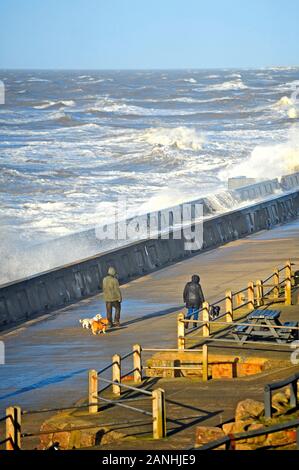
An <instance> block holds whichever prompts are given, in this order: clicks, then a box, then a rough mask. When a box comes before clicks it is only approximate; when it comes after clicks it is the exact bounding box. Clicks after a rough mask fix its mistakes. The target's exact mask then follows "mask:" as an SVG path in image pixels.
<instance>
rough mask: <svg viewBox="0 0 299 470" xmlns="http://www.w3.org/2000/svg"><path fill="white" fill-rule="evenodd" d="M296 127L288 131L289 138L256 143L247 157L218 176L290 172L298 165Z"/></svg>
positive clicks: (276, 174)
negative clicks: (274, 142)
mask: <svg viewBox="0 0 299 470" xmlns="http://www.w3.org/2000/svg"><path fill="white" fill-rule="evenodd" d="M298 135H299V133H298V128H297V127H296V128H293V129H292V130H291V131H290V134H289V139H288V140H287V141H285V142H283V143H279V144H274V145H258V146H256V147H255V148H254V150H253V151H252V153H251V155H250V156H249V158H247V159H246V160H244V161H242V162H240V163H238V164H236V165H232V166H229V167H228V168H226V169H225V170H224V171H222V172H220V177H221V178H222V179H223V178H224V179H227V178H228V177H232V176H239V175H246V176H248V177H251V178H261V179H265V178H267V179H269V178H277V177H280V176H282V175H285V174H288V173H291V172H292V171H293V170H294V168H296V167H298V165H299V137H298Z"/></svg>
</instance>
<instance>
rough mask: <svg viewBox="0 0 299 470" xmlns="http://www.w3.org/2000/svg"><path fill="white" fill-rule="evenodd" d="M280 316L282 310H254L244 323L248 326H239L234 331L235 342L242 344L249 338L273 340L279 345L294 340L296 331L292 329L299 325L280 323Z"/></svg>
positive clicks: (295, 323)
mask: <svg viewBox="0 0 299 470" xmlns="http://www.w3.org/2000/svg"><path fill="white" fill-rule="evenodd" d="M280 314H281V311H280V310H254V311H253V312H251V313H250V314H249V315H248V317H247V318H246V320H245V321H244V323H246V325H237V326H236V327H235V328H234V329H233V331H232V335H233V337H234V339H235V340H237V341H239V342H240V343H242V344H244V343H245V342H246V341H247V340H248V339H249V338H250V339H252V338H253V339H256V338H262V339H269V338H272V339H274V340H275V341H276V342H277V343H284V342H287V341H288V340H291V339H294V332H296V330H292V328H294V327H297V325H298V323H297V322H285V323H281V322H280V321H279V317H280ZM277 327H284V328H277Z"/></svg>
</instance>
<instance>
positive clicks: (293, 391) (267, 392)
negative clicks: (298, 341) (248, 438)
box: [264, 372, 299, 437]
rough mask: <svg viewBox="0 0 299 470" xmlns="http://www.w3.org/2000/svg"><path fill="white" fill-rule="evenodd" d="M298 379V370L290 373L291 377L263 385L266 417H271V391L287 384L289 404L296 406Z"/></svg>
mask: <svg viewBox="0 0 299 470" xmlns="http://www.w3.org/2000/svg"><path fill="white" fill-rule="evenodd" d="M298 380H299V372H298V373H297V374H293V375H291V377H287V378H286V379H283V380H278V381H276V382H273V383H270V384H267V385H265V388H264V404H265V416H266V418H271V417H272V391H273V390H278V389H279V388H283V387H286V386H287V385H289V386H290V406H292V407H294V408H297V406H298V398H297V391H298V386H297V382H298ZM298 437H299V436H298Z"/></svg>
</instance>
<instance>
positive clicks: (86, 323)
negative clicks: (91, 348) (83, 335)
mask: <svg viewBox="0 0 299 470" xmlns="http://www.w3.org/2000/svg"><path fill="white" fill-rule="evenodd" d="M101 319H102V315H101V314H100V313H98V314H97V315H95V316H94V317H93V318H83V319H80V320H79V323H81V325H82V328H85V329H87V330H89V329H90V328H91V325H92V322H94V321H99V320H101Z"/></svg>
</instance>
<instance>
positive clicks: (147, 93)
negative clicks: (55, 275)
mask: <svg viewBox="0 0 299 470" xmlns="http://www.w3.org/2000/svg"><path fill="white" fill-rule="evenodd" d="M0 80H2V81H3V82H4V85H5V91H6V95H5V98H6V102H5V105H1V106H0V227H1V236H0V241H1V249H0V252H1V256H2V259H5V256H6V254H7V253H8V252H11V251H13V250H14V247H16V246H18V247H20V246H21V247H24V249H26V246H28V245H31V244H34V243H38V242H42V241H46V240H49V239H51V238H56V237H59V236H63V235H66V234H70V233H72V232H78V231H80V230H84V229H87V228H90V227H93V226H94V225H95V224H101V223H102V222H109V217H110V214H111V212H112V210H113V207H114V206H115V203H116V201H117V199H118V197H126V198H127V204H128V207H129V209H130V210H131V211H132V212H134V211H139V212H142V211H144V212H146V211H148V210H156V209H159V208H163V207H167V206H170V205H173V204H175V203H178V202H182V201H186V200H190V199H192V198H195V197H198V196H201V195H206V194H210V193H211V194H215V192H218V191H221V190H223V189H226V185H227V177H228V176H235V175H240V174H247V176H254V177H263V178H271V177H276V176H280V175H281V174H283V173H287V172H288V170H289V169H291V168H292V167H293V166H294V165H296V164H297V165H298V164H299V139H298V119H297V112H298V105H297V102H296V98H297V96H296V86H299V68H291V67H290V68H287V67H285V68H268V69H261V70H184V71H104V72H103V71H0ZM1 280H2V281H3V279H1Z"/></svg>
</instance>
